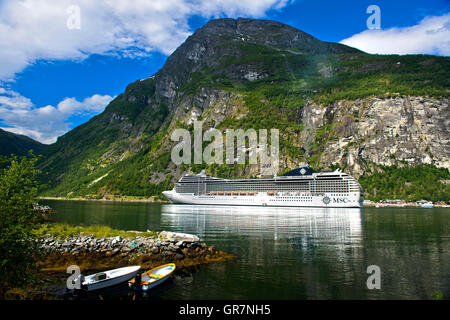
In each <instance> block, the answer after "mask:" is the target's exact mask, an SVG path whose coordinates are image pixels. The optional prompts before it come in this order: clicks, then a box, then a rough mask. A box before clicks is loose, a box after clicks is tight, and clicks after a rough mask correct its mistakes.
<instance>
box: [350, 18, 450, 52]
mask: <svg viewBox="0 0 450 320" xmlns="http://www.w3.org/2000/svg"><path fill="white" fill-rule="evenodd" d="M341 43H343V44H346V45H348V46H352V47H355V48H358V49H360V50H362V51H365V52H367V53H379V54H439V55H444V56H449V55H450V13H449V14H445V15H442V16H432V17H426V18H424V19H423V20H422V21H420V22H419V24H417V25H414V26H410V27H404V28H390V29H386V30H366V31H363V32H361V33H358V34H355V35H353V36H351V37H350V38H347V39H344V40H342V41H341Z"/></svg>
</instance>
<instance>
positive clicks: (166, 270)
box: [128, 263, 176, 291]
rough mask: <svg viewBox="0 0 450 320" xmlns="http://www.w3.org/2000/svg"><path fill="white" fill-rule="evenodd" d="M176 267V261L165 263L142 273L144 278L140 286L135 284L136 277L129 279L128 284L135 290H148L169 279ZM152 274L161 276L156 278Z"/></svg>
mask: <svg viewBox="0 0 450 320" xmlns="http://www.w3.org/2000/svg"><path fill="white" fill-rule="evenodd" d="M175 269H176V266H175V264H174V263H168V264H164V265H162V266H159V267H156V268H153V269H152V270H150V271H147V272H145V273H144V274H142V279H143V280H142V281H141V283H140V285H139V286H136V284H135V280H136V279H133V280H131V281H128V285H129V287H130V288H131V289H134V290H141V291H148V290H150V289H152V288H154V287H156V286H158V285H160V284H162V283H164V282H165V281H167V280H168V279H169V278H170V275H171V274H172V273H173V272H174V271H175ZM152 276H159V277H160V278H159V279H157V280H155V279H154V278H153V277H152ZM152 278H153V279H152Z"/></svg>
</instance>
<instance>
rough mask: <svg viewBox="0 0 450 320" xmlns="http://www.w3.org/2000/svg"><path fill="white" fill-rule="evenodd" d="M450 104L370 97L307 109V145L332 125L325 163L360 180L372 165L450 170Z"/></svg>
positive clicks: (324, 153) (324, 154)
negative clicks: (314, 135)
mask: <svg viewBox="0 0 450 320" xmlns="http://www.w3.org/2000/svg"><path fill="white" fill-rule="evenodd" d="M449 115H450V109H449V104H448V99H443V100H436V99H429V98H424V97H409V96H406V97H398V98H368V99H358V100H354V101H338V102H336V103H333V104H330V105H328V106H321V105H314V104H311V105H308V106H307V107H306V108H305V109H304V110H303V119H304V120H305V122H304V123H305V129H306V130H305V131H304V133H303V134H302V136H301V139H302V140H303V145H309V144H310V143H312V141H311V136H310V133H311V132H314V131H317V128H318V127H321V126H324V125H332V127H331V129H330V132H329V136H328V141H327V142H326V143H325V145H324V147H323V155H322V157H321V158H320V164H321V165H322V166H324V167H328V166H329V165H330V164H333V163H339V164H340V165H341V166H342V167H345V168H347V171H349V172H350V173H352V174H354V175H356V176H359V175H361V174H362V173H364V167H365V165H367V164H368V163H375V164H379V165H396V164H399V163H400V164H405V165H411V166H416V165H419V164H434V165H436V166H438V167H445V168H450V162H449V160H450V159H449V156H450V144H449V142H450V140H449V139H450V134H449V130H448V128H450V119H449V118H448V116H449Z"/></svg>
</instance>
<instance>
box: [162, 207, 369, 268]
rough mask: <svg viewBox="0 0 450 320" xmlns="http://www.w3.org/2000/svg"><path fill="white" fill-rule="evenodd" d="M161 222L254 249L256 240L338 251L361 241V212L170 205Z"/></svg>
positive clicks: (163, 210) (207, 237)
mask: <svg viewBox="0 0 450 320" xmlns="http://www.w3.org/2000/svg"><path fill="white" fill-rule="evenodd" d="M161 222H162V223H163V224H165V225H170V226H171V228H172V229H176V230H178V231H180V232H186V233H194V234H197V235H198V236H199V237H200V238H201V239H208V241H210V240H218V241H221V240H224V239H226V238H230V237H233V236H236V237H239V238H240V239H241V240H242V238H244V239H247V240H249V242H250V243H254V244H255V246H256V248H257V247H258V246H259V245H260V243H259V242H258V240H261V239H262V240H264V239H265V240H272V241H273V243H274V244H275V245H276V244H278V245H280V244H282V243H283V244H287V245H291V246H294V247H296V248H297V249H300V248H303V249H306V250H307V249H308V248H310V247H311V245H312V244H314V245H320V244H323V245H326V246H327V247H328V248H330V249H331V248H332V249H333V251H335V250H336V249H337V250H338V251H339V250H345V249H347V248H349V247H350V246H358V245H359V244H360V242H361V241H362V230H363V210H362V209H359V208H288V207H272V208H267V207H242V206H208V205H203V206H195V205H176V204H171V205H164V206H162V208H161ZM241 240H237V241H241ZM250 243H249V244H250ZM266 245H268V243H266ZM268 254H270V253H268ZM333 254H338V252H334V253H333ZM255 263H256V261H255Z"/></svg>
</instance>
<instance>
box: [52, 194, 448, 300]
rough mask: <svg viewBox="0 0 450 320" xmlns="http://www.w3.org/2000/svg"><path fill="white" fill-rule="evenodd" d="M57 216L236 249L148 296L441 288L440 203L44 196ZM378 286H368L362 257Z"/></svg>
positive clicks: (443, 222) (413, 292) (374, 295)
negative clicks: (281, 204)
mask: <svg viewBox="0 0 450 320" xmlns="http://www.w3.org/2000/svg"><path fill="white" fill-rule="evenodd" d="M45 204H48V205H50V206H51V207H52V208H54V209H56V210H57V214H56V216H55V220H56V221H57V222H63V223H69V224H73V225H80V224H81V225H97V224H99V225H108V226H110V227H112V228H116V229H123V230H140V231H145V230H147V229H149V230H154V231H162V230H167V231H177V232H186V233H192V234H196V235H198V236H199V237H200V239H201V240H202V241H205V242H206V243H207V244H208V245H214V246H215V247H216V248H217V249H219V250H223V251H227V252H230V253H233V254H234V255H236V257H237V258H236V259H235V260H234V261H231V262H226V263H216V264H210V265H205V266H200V267H199V268H197V270H196V271H194V272H192V274H190V275H188V276H177V277H175V279H174V280H173V282H172V284H171V285H169V286H166V287H165V288H163V289H162V290H159V291H158V292H156V293H155V294H153V295H150V298H162V299H431V298H432V297H433V294H434V293H435V292H437V291H438V290H439V291H440V292H442V293H443V295H444V298H447V299H448V298H449V297H450V210H449V209H448V208H432V209H418V208H364V209H332V208H267V207H227V206H190V205H174V204H153V203H136V202H101V201H98V202H97V201H46V202H45ZM370 265H376V266H379V268H380V271H381V289H379V290H378V289H373V290H369V289H368V288H367V285H366V282H367V279H368V277H369V276H370V274H368V273H367V267H368V266H370Z"/></svg>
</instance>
